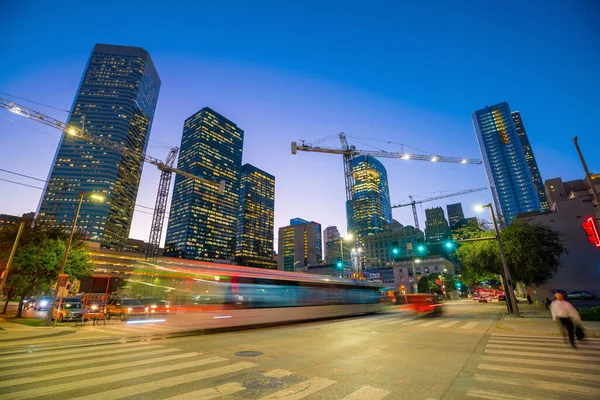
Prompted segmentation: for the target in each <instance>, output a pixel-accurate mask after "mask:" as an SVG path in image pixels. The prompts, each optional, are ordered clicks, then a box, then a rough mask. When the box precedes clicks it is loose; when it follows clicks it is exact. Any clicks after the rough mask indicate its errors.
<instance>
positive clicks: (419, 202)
mask: <svg viewBox="0 0 600 400" xmlns="http://www.w3.org/2000/svg"><path fill="white" fill-rule="evenodd" d="M482 190H487V187H480V188H475V189H466V190H460V191H458V192H453V193H447V194H441V195H439V196H434V197H428V198H426V199H423V200H415V199H413V197H412V196H408V198H409V199H410V202H409V203H405V204H396V205H395V206H392V208H399V207H407V206H412V211H413V218H414V219H415V228H417V229H419V218H418V217H417V204H421V203H426V202H428V201H434V200H440V199H445V198H447V197H454V196H460V195H461V194H467V193H473V192H480V191H482Z"/></svg>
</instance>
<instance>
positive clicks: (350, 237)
mask: <svg viewBox="0 0 600 400" xmlns="http://www.w3.org/2000/svg"><path fill="white" fill-rule="evenodd" d="M353 238H354V237H353V236H352V234H351V233H348V234H347V235H346V236H345V237H340V258H341V259H342V273H343V269H344V268H345V267H346V261H345V260H344V240H345V241H349V240H352V239H353Z"/></svg>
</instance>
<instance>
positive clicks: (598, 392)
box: [474, 374, 600, 396]
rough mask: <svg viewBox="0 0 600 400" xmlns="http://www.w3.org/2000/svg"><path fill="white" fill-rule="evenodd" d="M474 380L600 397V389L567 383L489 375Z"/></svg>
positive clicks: (476, 377) (479, 376) (477, 375)
mask: <svg viewBox="0 0 600 400" xmlns="http://www.w3.org/2000/svg"><path fill="white" fill-rule="evenodd" d="M474 378H475V380H476V381H479V382H489V383H503V384H506V385H513V386H524V387H527V388H529V389H531V388H536V389H544V390H550V391H554V392H566V393H570V394H574V393H576V394H586V395H591V396H594V395H595V396H600V388H595V387H591V386H581V385H569V384H567V383H559V382H551V381H536V380H531V379H527V380H525V379H507V378H496V377H493V376H489V375H480V374H475V377H474Z"/></svg>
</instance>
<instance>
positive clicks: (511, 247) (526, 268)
mask: <svg viewBox="0 0 600 400" xmlns="http://www.w3.org/2000/svg"><path fill="white" fill-rule="evenodd" d="M484 237H490V238H493V237H494V233H493V231H489V230H484V229H480V230H477V229H474V230H471V231H470V232H469V233H468V238H484ZM500 237H501V239H502V244H503V246H504V252H505V254H506V261H507V264H508V268H509V271H510V274H511V276H512V279H513V280H514V281H520V282H523V283H524V284H526V285H536V286H537V285H541V284H543V283H544V282H546V281H547V280H548V279H550V278H551V277H552V276H553V275H554V274H555V273H556V271H557V270H558V267H559V266H560V265H561V261H560V257H561V255H562V254H563V253H566V252H567V249H566V247H565V244H564V242H563V241H562V239H561V237H560V234H559V233H558V232H556V231H554V230H553V229H552V228H549V227H547V226H545V225H541V224H527V223H525V222H524V221H522V220H515V221H513V222H512V223H511V224H510V225H509V226H507V227H506V228H503V229H502V231H501V232H500ZM457 256H458V259H459V261H460V262H461V264H462V272H461V274H462V278H463V281H464V282H465V283H466V284H468V285H473V284H475V283H477V282H481V281H485V280H489V279H490V278H491V277H490V275H498V274H501V273H502V270H503V269H502V262H501V259H500V253H499V251H498V243H497V242H496V240H495V239H491V240H485V241H476V242H463V243H462V244H461V246H460V248H459V249H458V250H457Z"/></svg>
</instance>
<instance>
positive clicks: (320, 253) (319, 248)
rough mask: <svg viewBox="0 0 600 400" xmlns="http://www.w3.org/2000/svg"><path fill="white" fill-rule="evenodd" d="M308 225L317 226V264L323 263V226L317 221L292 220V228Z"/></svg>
mask: <svg viewBox="0 0 600 400" xmlns="http://www.w3.org/2000/svg"><path fill="white" fill-rule="evenodd" d="M308 223H313V224H314V225H315V229H316V230H317V245H316V246H317V262H321V261H322V260H323V239H322V236H321V224H320V223H318V222H315V221H307V220H305V219H302V218H292V219H290V226H294V225H300V224H308Z"/></svg>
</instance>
